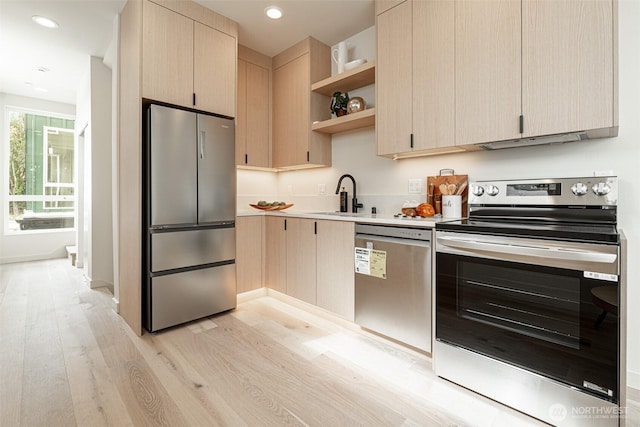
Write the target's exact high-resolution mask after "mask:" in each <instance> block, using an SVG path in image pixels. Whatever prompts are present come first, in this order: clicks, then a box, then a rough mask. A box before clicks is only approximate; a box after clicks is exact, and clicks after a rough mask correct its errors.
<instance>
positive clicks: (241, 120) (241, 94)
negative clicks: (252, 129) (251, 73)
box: [236, 59, 248, 166]
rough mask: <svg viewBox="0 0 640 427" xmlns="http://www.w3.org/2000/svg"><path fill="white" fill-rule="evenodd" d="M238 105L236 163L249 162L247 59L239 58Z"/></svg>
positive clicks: (241, 164)
mask: <svg viewBox="0 0 640 427" xmlns="http://www.w3.org/2000/svg"><path fill="white" fill-rule="evenodd" d="M237 90H238V92H237V100H238V106H237V110H236V165H238V166H244V165H246V164H247V162H246V161H245V160H246V156H247V126H248V123H247V61H243V60H241V59H238V86H237Z"/></svg>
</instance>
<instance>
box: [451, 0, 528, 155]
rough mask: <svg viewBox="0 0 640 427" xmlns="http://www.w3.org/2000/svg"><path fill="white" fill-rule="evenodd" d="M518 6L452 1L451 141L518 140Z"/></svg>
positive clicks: (506, 0) (501, 1)
mask: <svg viewBox="0 0 640 427" xmlns="http://www.w3.org/2000/svg"><path fill="white" fill-rule="evenodd" d="M520 15H521V13H520V2H519V1H513V0H491V1H485V0H482V1H476V0H457V1H456V2H455V64H456V66H455V105H456V108H455V112H456V114H455V129H456V134H455V143H456V144H457V145H468V144H476V143H481V142H487V141H501V140H505V139H514V138H519V137H520V130H519V118H520V114H521V110H520V108H521V105H522V99H521V90H520V87H521V83H520V82H521V80H520V72H521V69H522V67H521V62H520V57H521V43H520Z"/></svg>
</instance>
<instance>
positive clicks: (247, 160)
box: [244, 154, 249, 165]
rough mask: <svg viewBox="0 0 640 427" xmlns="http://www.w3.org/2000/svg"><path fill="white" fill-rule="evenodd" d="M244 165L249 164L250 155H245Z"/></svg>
mask: <svg viewBox="0 0 640 427" xmlns="http://www.w3.org/2000/svg"><path fill="white" fill-rule="evenodd" d="M244 164H245V165H246V164H249V155H248V154H245V155H244Z"/></svg>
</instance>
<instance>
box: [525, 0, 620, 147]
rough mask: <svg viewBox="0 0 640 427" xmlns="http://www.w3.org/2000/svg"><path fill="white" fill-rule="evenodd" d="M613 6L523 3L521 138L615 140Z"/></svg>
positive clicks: (609, 0) (608, 0)
mask: <svg viewBox="0 0 640 427" xmlns="http://www.w3.org/2000/svg"><path fill="white" fill-rule="evenodd" d="M615 1H616V0H601V1H578V0H573V1H540V0H523V1H522V23H523V27H522V78H523V81H522V114H523V116H524V123H523V125H524V126H523V127H524V129H523V130H524V134H523V136H525V137H529V136H535V135H550V134H557V133H564V132H574V131H582V130H588V129H611V131H609V132H610V133H607V132H605V134H604V135H603V136H615V135H617V126H618V110H617V109H618V100H617V98H618V93H617V75H618V71H617V62H616V57H617V36H616V34H617V31H618V29H617V26H616V25H615V23H616V21H617V19H616V14H617V10H616V6H615ZM559 22H562V25H558V23H559ZM567 28H571V29H572V31H567Z"/></svg>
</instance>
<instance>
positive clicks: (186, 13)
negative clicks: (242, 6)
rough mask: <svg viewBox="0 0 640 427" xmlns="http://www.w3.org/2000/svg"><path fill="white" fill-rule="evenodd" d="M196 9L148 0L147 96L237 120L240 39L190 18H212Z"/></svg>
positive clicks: (144, 90)
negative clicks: (237, 75)
mask: <svg viewBox="0 0 640 427" xmlns="http://www.w3.org/2000/svg"><path fill="white" fill-rule="evenodd" d="M158 3H159V4H158ZM165 3H166V5H171V6H176V7H178V8H179V9H180V10H171V9H170V8H168V7H165ZM195 7H197V5H196V6H195ZM195 7H194V6H193V5H191V4H190V2H177V3H176V2H168V1H158V2H157V3H156V2H151V1H144V3H143V14H142V67H143V74H142V97H143V98H146V99H149V100H154V101H161V102H166V103H169V104H173V105H179V106H182V107H187V108H195V109H198V110H202V111H208V112H212V113H216V114H222V115H225V116H229V117H235V115H236V112H235V110H236V105H235V97H236V51H237V47H236V45H237V41H236V36H235V35H234V34H233V33H232V34H228V33H226V32H224V31H220V30H219V29H216V28H213V27H211V26H209V25H207V24H213V25H215V24H216V22H204V23H203V22H199V21H196V20H195V19H194V18H191V17H190V16H196V17H202V18H204V19H203V20H206V18H207V16H206V15H207V14H198V11H197V10H196V9H195ZM209 12H210V13H211V14H213V12H211V11H209ZM217 20H218V19H217V17H216V16H215V15H213V17H212V18H211V19H210V21H217Z"/></svg>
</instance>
